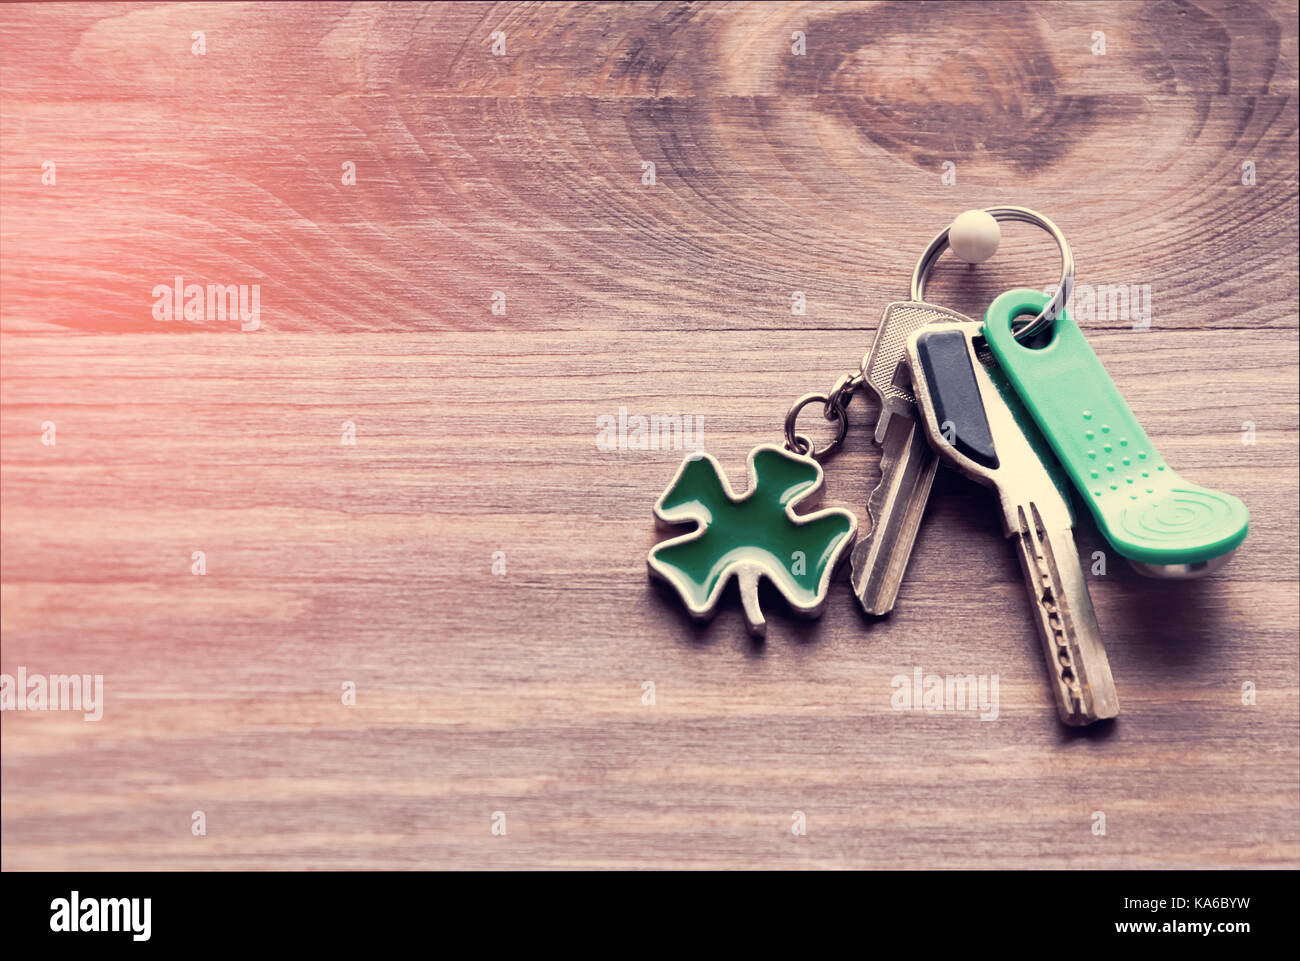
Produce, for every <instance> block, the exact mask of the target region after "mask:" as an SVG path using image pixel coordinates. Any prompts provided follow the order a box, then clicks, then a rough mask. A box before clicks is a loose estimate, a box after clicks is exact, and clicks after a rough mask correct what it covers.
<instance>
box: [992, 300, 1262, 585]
mask: <svg viewBox="0 0 1300 961" xmlns="http://www.w3.org/2000/svg"><path fill="white" fill-rule="evenodd" d="M1048 300H1049V298H1048V296H1047V295H1046V294H1044V293H1041V292H1040V291H1036V290H1028V289H1019V290H1010V291H1007V292H1006V293H1005V294H1003V295H1002V296H1000V297H999V298H998V299H997V300H995V301H993V303H992V304H990V305H989V309H988V311H987V312H986V313H985V315H984V337H985V340H987V341H988V344H989V347H990V349H991V350H992V351H993V354H994V356H995V357H997V359H998V363H999V365H1001V367H1002V369H1003V370H1004V371H1005V372H1006V374H1007V377H1008V378H1009V379H1010V381H1011V383H1012V384H1013V385H1014V386H1015V388H1016V392H1017V393H1018V394H1019V395H1020V399H1021V400H1022V401H1024V404H1025V407H1026V408H1028V409H1029V412H1030V414H1031V415H1032V416H1033V418H1034V421H1035V422H1036V423H1037V424H1038V427H1039V429H1040V430H1041V431H1042V432H1043V435H1044V436H1045V437H1046V438H1047V441H1048V443H1049V444H1050V445H1051V447H1052V450H1053V451H1054V452H1055V453H1056V456H1057V458H1058V459H1059V460H1060V462H1061V465H1062V466H1063V467H1064V468H1065V470H1066V472H1067V473H1068V474H1069V475H1070V478H1071V480H1073V481H1074V485H1075V487H1076V488H1077V489H1078V490H1079V493H1080V494H1081V496H1082V497H1083V499H1084V500H1085V501H1086V502H1087V503H1088V506H1089V507H1090V508H1091V509H1092V514H1093V516H1094V517H1095V518H1096V519H1097V526H1098V527H1100V528H1101V532H1102V533H1103V534H1104V535H1105V537H1106V539H1107V540H1108V541H1109V542H1110V544H1111V546H1112V547H1114V548H1115V550H1116V551H1118V552H1119V553H1120V554H1121V555H1123V556H1124V557H1126V558H1128V559H1129V560H1131V561H1135V562H1137V563H1139V564H1153V565H1184V564H1187V565H1194V564H1200V563H1202V562H1207V561H1210V560H1212V559H1214V558H1216V557H1220V556H1222V555H1225V554H1227V553H1229V552H1231V551H1233V550H1234V549H1236V547H1237V546H1238V545H1239V544H1240V543H1241V542H1242V541H1243V540H1245V539H1246V531H1247V529H1248V527H1249V523H1250V512H1249V511H1247V510H1246V505H1245V504H1243V503H1242V502H1241V501H1239V500H1238V499H1237V498H1235V497H1233V496H1232V495H1231V494H1225V493H1223V492H1221V491H1216V490H1210V489H1208V488H1205V487H1199V486H1197V485H1196V484H1191V483H1188V482H1187V481H1185V480H1183V478H1181V477H1179V476H1178V474H1177V473H1175V472H1174V470H1173V469H1172V468H1171V467H1170V466H1169V465H1168V464H1166V463H1165V461H1164V458H1162V457H1161V456H1160V454H1159V452H1158V451H1157V450H1156V449H1155V446H1154V445H1153V444H1152V443H1151V439H1150V438H1149V437H1147V435H1146V432H1145V431H1144V430H1143V429H1142V425H1141V424H1139V423H1138V421H1137V418H1136V417H1134V416H1133V411H1131V410H1130V409H1129V406H1128V404H1126V403H1125V402H1124V398H1123V397H1122V396H1121V395H1120V392H1119V391H1118V390H1117V389H1116V387H1115V383H1114V382H1113V381H1112V380H1111V379H1110V376H1109V375H1108V374H1107V373H1106V368H1104V367H1103V366H1102V365H1101V361H1100V360H1098V359H1097V355H1096V354H1095V353H1093V351H1092V348H1091V347H1090V346H1088V342H1087V340H1085V339H1084V336H1083V334H1082V332H1080V330H1079V327H1078V325H1077V324H1075V322H1074V321H1073V320H1072V319H1071V318H1070V316H1069V315H1068V314H1067V313H1064V312H1062V313H1061V314H1060V315H1059V316H1058V317H1057V318H1056V320H1055V321H1054V322H1053V323H1052V326H1051V328H1050V333H1051V339H1050V341H1049V342H1048V343H1047V345H1046V346H1042V347H1030V346H1027V345H1025V344H1022V343H1021V342H1020V341H1018V340H1016V338H1015V334H1014V332H1013V330H1012V323H1013V322H1014V321H1015V320H1017V319H1020V318H1023V317H1025V316H1026V315H1028V316H1029V317H1032V316H1034V315H1036V314H1037V313H1038V312H1039V311H1041V310H1042V309H1043V307H1044V305H1046V304H1047V302H1048Z"/></svg>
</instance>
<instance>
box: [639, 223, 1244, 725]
mask: <svg viewBox="0 0 1300 961" xmlns="http://www.w3.org/2000/svg"><path fill="white" fill-rule="evenodd" d="M1008 220H1012V221H1022V222H1026V223H1030V224H1035V225H1037V226H1039V227H1042V228H1043V229H1044V230H1046V231H1047V232H1048V233H1049V234H1051V235H1052V237H1053V238H1054V239H1055V241H1056V243H1057V246H1058V247H1059V249H1060V253H1061V261H1062V274H1061V282H1060V284H1059V285H1058V286H1057V290H1056V293H1055V294H1054V295H1053V296H1052V297H1050V298H1049V297H1047V296H1046V295H1045V294H1042V293H1039V292H1037V291H1034V290H1012V291H1008V292H1007V293H1005V294H1003V295H1001V296H1000V297H998V298H997V299H996V300H995V301H994V302H993V303H992V304H991V305H990V306H989V309H988V311H987V312H986V314H985V319H984V322H983V323H979V322H976V321H972V320H971V319H969V318H968V317H965V316H963V315H961V314H959V313H957V312H956V311H952V310H948V309H946V308H943V307H938V306H935V305H933V304H929V303H926V301H925V299H924V290H925V280H926V277H927V276H928V274H929V272H930V270H931V268H932V267H933V265H934V263H935V262H936V261H937V260H938V258H939V256H940V255H941V254H942V253H943V251H944V250H945V249H948V248H949V247H950V246H951V247H952V248H953V249H954V251H955V252H956V253H957V254H958V256H960V257H961V258H962V259H963V260H966V261H968V262H970V263H978V262H981V261H983V260H985V259H987V258H988V257H989V256H990V255H991V254H992V253H993V251H994V250H995V249H996V246H997V241H998V237H999V236H1000V230H999V228H998V221H1008ZM1073 284H1074V260H1073V256H1072V255H1071V252H1070V248H1069V245H1068V244H1067V243H1066V241H1065V237H1064V236H1063V235H1062V234H1061V231H1060V230H1059V229H1058V228H1057V227H1056V225H1055V224H1053V223H1052V222H1051V221H1050V220H1048V219H1047V218H1046V217H1043V216H1042V215H1041V214H1038V213H1036V212H1034V211H1032V210H1028V209H1026V208H1023V207H993V208H989V209H988V210H985V211H968V212H967V213H966V214H963V215H962V217H960V218H958V220H957V221H955V222H954V224H953V226H952V227H950V228H949V229H947V230H944V231H943V232H942V233H940V234H939V235H938V236H937V237H935V239H934V240H933V241H931V243H930V245H929V247H927V248H926V250H925V252H924V253H923V254H922V256H921V259H920V260H919V261H918V263H917V266H916V270H915V272H914V273H913V276H912V289H911V300H909V301H904V302H899V303H894V304H890V305H889V306H888V307H886V308H885V312H884V315H883V317H882V318H881V321H880V326H879V328H878V329H877V331H876V339H875V342H874V344H873V345H872V348H871V350H870V351H869V352H868V353H867V355H866V357H865V358H864V359H863V362H862V365H861V369H860V370H859V371H858V372H856V373H853V374H846V375H844V376H843V377H841V378H840V380H839V381H838V382H837V383H836V384H835V386H834V387H833V388H832V390H831V391H830V393H829V394H808V395H805V396H804V397H801V398H799V400H797V401H796V402H795V403H794V405H793V406H792V407H791V408H790V410H789V412H788V414H787V415H786V421H785V444H784V446H783V447H776V446H774V445H763V446H760V447H758V448H755V449H754V450H753V451H752V452H751V454H750V457H749V488H748V490H747V492H746V493H745V494H744V495H741V496H737V495H736V494H734V493H733V492H732V491H731V488H730V486H729V485H728V483H727V480H726V477H725V475H724V474H723V473H722V472H721V470H720V469H719V466H718V464H717V462H716V461H715V460H713V458H712V457H710V456H709V455H707V454H694V455H691V456H689V457H687V458H686V460H685V461H684V462H683V464H682V466H681V468H680V469H679V470H678V472H677V476H676V477H674V479H673V481H672V483H671V484H669V486H668V489H667V490H666V491H665V492H664V494H663V495H662V496H661V497H660V499H659V501H658V503H656V505H655V515H656V517H657V518H658V519H659V520H660V522H662V523H664V524H667V525H681V524H688V523H689V524H694V525H695V529H694V530H692V531H690V532H688V533H686V534H682V535H681V536H678V537H675V538H672V539H670V540H667V541H664V542H662V543H660V544H658V545H656V546H655V548H654V549H653V550H652V551H651V552H650V557H649V570H650V573H651V575H652V576H654V577H657V578H660V579H662V580H665V581H667V582H668V583H669V584H671V585H672V586H673V587H674V588H675V589H676V591H677V593H678V595H679V596H680V597H681V599H682V601H683V602H684V603H685V604H686V606H687V609H688V610H689V611H690V612H691V614H692V615H693V616H695V617H696V618H698V619H707V618H709V617H711V616H712V615H713V613H714V612H715V611H716V608H717V603H718V600H719V597H720V595H721V593H722V590H723V588H724V587H725V586H726V584H727V582H728V581H729V580H730V579H732V578H733V577H734V578H735V580H736V581H737V582H738V585H739V588H740V595H741V601H742V604H743V606H744V610H745V615H746V619H747V621H748V623H749V627H750V629H751V631H753V632H754V633H755V634H759V635H761V634H762V633H763V630H764V626H765V620H764V618H763V614H762V611H761V610H760V607H759V602H758V583H759V581H760V579H764V578H766V579H767V580H769V581H770V582H771V583H773V584H774V585H775V586H776V587H777V589H778V590H779V591H780V592H781V593H782V595H783V596H784V597H785V598H786V600H787V601H788V602H789V603H790V605H791V607H792V608H793V609H794V610H795V611H796V612H798V613H800V614H804V615H808V616H815V615H816V614H818V613H820V612H821V610H822V608H823V606H824V604H825V601H826V598H827V595H828V593H829V587H830V583H831V580H832V575H833V572H834V570H835V568H836V566H837V565H838V564H839V563H840V561H841V560H842V559H843V558H844V556H845V554H846V553H847V552H848V551H849V549H850V547H851V546H852V554H851V568H852V578H851V579H852V584H853V590H854V593H855V594H856V595H857V597H858V600H859V602H860V603H861V604H862V607H863V609H864V610H865V611H866V612H867V613H868V614H872V615H878V616H879V615H885V614H887V613H889V611H891V610H892V609H893V607H894V604H895V602H896V600H897V598H898V594H899V590H900V586H901V584H902V580H903V575H904V573H905V571H906V569H907V563H908V559H909V558H910V557H911V554H912V547H913V545H914V543H915V541H916V535H917V531H918V530H919V528H920V523H921V518H922V516H923V514H924V512H925V505H926V501H927V500H928V499H929V495H930V487H931V485H932V484H933V481H934V476H935V471H936V469H937V467H938V465H939V463H940V462H943V463H944V464H946V465H948V466H950V467H952V468H955V469H956V470H958V471H960V472H961V473H963V474H965V475H966V476H968V477H970V478H972V479H973V480H975V481H977V482H979V483H980V484H983V485H984V486H986V487H988V488H991V489H992V490H993V491H994V492H995V494H996V495H997V499H998V503H999V506H1000V510H1001V516H1002V526H1003V530H1004V532H1005V535H1006V537H1007V538H1009V539H1011V540H1013V542H1014V543H1015V546H1016V552H1017V556H1018V557H1019V560H1020V567H1021V571H1022V573H1023V575H1024V580H1025V587H1026V590H1027V593H1028V596H1029V600H1030V604H1031V607H1032V609H1033V611H1034V618H1033V620H1034V624H1035V627H1036V629H1037V632H1038V634H1039V637H1040V639H1041V641H1042V645H1043V651H1044V654H1045V656H1046V659H1047V664H1048V676H1049V679H1050V681H1051V687H1052V690H1053V693H1054V697H1055V700H1056V705H1057V712H1058V714H1059V715H1060V718H1061V720H1062V721H1063V722H1064V723H1066V724H1069V725H1073V726H1080V725H1086V724H1091V723H1093V722H1095V721H1099V720H1103V719H1106V718H1112V717H1115V716H1116V715H1117V714H1118V713H1119V699H1118V696H1117V694H1116V691H1115V683H1114V680H1113V678H1112V677H1111V672H1110V665H1109V663H1108V661H1107V658H1106V650H1105V647H1104V645H1103V643H1102V638H1101V630H1100V627H1099V626H1098V624H1097V617H1096V614H1095V613H1094V611H1093V607H1092V600H1091V598H1090V597H1089V594H1088V588H1087V584H1086V582H1085V580H1084V574H1083V568H1082V565H1081V563H1080V560H1079V554H1078V550H1077V548H1076V546H1075V542H1074V533H1073V530H1074V512H1073V510H1072V508H1071V498H1070V487H1071V486H1073V487H1074V488H1075V490H1076V491H1077V492H1078V494H1079V496H1080V497H1081V498H1082V500H1083V501H1084V502H1085V503H1086V504H1087V505H1088V507H1089V509H1090V512H1091V514H1092V516H1093V518H1094V519H1095V520H1096V522H1097V525H1098V528H1099V530H1100V531H1101V532H1102V534H1103V535H1104V536H1105V538H1106V539H1107V541H1108V542H1109V543H1110V544H1111V546H1112V547H1113V548H1114V549H1115V550H1116V551H1117V552H1118V553H1119V554H1120V555H1121V556H1123V557H1125V558H1126V559H1128V560H1129V562H1130V563H1131V564H1132V565H1133V567H1134V568H1135V569H1137V570H1138V571H1139V572H1140V573H1143V574H1146V575H1148V576H1152V577H1165V578H1190V577H1199V576H1201V575H1204V574H1206V573H1209V572H1210V571H1212V570H1215V569H1217V568H1218V567H1220V566H1222V564H1223V563H1225V562H1226V561H1227V559H1228V557H1229V556H1230V555H1231V554H1232V552H1233V551H1234V550H1236V548H1237V547H1238V546H1239V545H1240V544H1241V543H1242V541H1243V540H1244V539H1245V537H1246V533H1247V529H1248V523H1249V514H1248V512H1247V510H1246V507H1245V505H1244V504H1242V503H1241V501H1239V500H1237V498H1235V497H1233V496H1231V495H1229V494H1225V493H1222V492H1219V491H1213V490H1209V489H1207V488H1203V487H1198V486H1197V485H1195V484H1191V483H1189V482H1187V481H1185V480H1183V479H1182V478H1181V477H1179V476H1178V475H1177V474H1176V473H1175V472H1174V471H1173V470H1172V469H1171V468H1170V467H1169V466H1168V464H1166V463H1165V461H1164V460H1163V458H1161V457H1160V455H1159V453H1158V452H1157V451H1156V449H1155V447H1154V445H1153V444H1152V443H1151V441H1150V439H1149V438H1148V437H1147V435H1146V433H1145V432H1144V431H1143V430H1142V427H1141V425H1140V424H1138V422H1137V419H1136V418H1135V417H1134V416H1133V413H1132V411H1131V410H1130V409H1129V407H1128V405H1127V404H1126V403H1125V402H1124V399H1123V397H1121V396H1120V394H1119V392H1118V390H1117V389H1116V388H1115V385H1114V383H1113V382H1112V381H1111V380H1110V377H1109V375H1107V373H1106V371H1105V368H1103V367H1102V365H1101V362H1100V361H1099V360H1098V359H1097V356H1096V355H1095V354H1094V353H1093V352H1092V349H1091V348H1090V347H1089V346H1088V343H1087V341H1086V340H1085V339H1084V338H1083V335H1082V333H1080V331H1079V329H1078V327H1077V326H1076V325H1075V324H1074V322H1073V321H1072V320H1071V318H1070V317H1069V314H1068V313H1067V312H1066V309H1065V308H1066V305H1067V303H1068V301H1069V296H1070V291H1071V290H1072V288H1073ZM860 388H866V389H868V390H870V391H871V392H872V393H874V394H875V395H876V397H877V398H878V399H879V401H880V414H879V417H878V420H877V422H876V430H875V441H876V443H877V444H878V445H880V447H881V463H880V470H881V480H880V483H879V485H878V486H877V487H876V489H875V490H874V491H873V492H872V493H871V496H870V498H869V500H868V503H867V512H868V514H869V517H870V520H871V525H870V528H869V529H868V531H867V533H866V535H865V536H864V537H863V538H862V539H860V540H859V541H858V542H857V544H856V545H855V546H854V545H853V540H854V536H855V534H856V530H857V517H856V515H854V514H853V512H851V511H847V510H844V509H842V508H828V509H825V510H821V511H817V512H814V513H810V514H798V513H796V512H795V510H794V508H795V506H796V505H797V504H798V503H800V502H801V501H803V500H804V499H805V498H807V497H808V496H810V495H812V494H814V493H815V492H817V491H818V490H819V489H820V488H821V485H822V480H823V472H822V468H821V463H820V462H821V461H822V460H823V459H825V458H826V457H827V456H828V455H830V454H831V453H833V452H834V451H835V450H836V449H837V448H838V447H839V445H840V444H841V443H842V441H843V439H844V437H845V435H846V433H847V430H848V420H847V414H846V408H847V406H848V403H849V401H850V400H851V399H852V396H853V393H854V391H856V390H858V389H860ZM809 405H821V407H822V412H823V415H824V416H825V418H826V419H828V420H830V421H831V422H832V423H834V424H835V426H836V434H835V436H834V437H833V438H832V440H831V441H830V442H829V443H828V444H826V446H825V447H823V448H821V449H815V448H814V446H813V444H812V442H811V441H810V440H809V439H808V438H807V437H806V436H804V435H803V434H800V433H798V432H797V426H796V422H797V419H798V417H799V414H800V412H801V411H803V410H804V408H806V407H808V406H809Z"/></svg>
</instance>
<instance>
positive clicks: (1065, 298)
mask: <svg viewBox="0 0 1300 961" xmlns="http://www.w3.org/2000/svg"><path fill="white" fill-rule="evenodd" d="M984 212H985V213H986V214H989V215H990V216H992V217H993V219H994V220H1018V221H1020V222H1022V223H1026V224H1033V225H1034V226H1036V227H1042V228H1043V229H1044V230H1046V231H1047V232H1048V233H1049V234H1051V235H1052V239H1053V240H1055V241H1056V246H1057V247H1059V248H1060V250H1061V283H1060V284H1059V285H1058V286H1057V288H1056V294H1055V295H1054V296H1053V297H1052V299H1051V300H1049V301H1048V302H1047V306H1045V307H1044V308H1043V309H1042V311H1041V312H1040V313H1039V314H1038V316H1036V317H1035V318H1034V319H1033V320H1031V321H1030V322H1029V323H1027V324H1025V325H1024V326H1023V327H1020V328H1018V329H1017V330H1016V331H1015V335H1016V340H1028V339H1029V338H1030V337H1033V336H1034V335H1035V334H1037V333H1038V332H1039V331H1041V330H1046V329H1047V328H1048V327H1050V326H1051V325H1052V321H1054V320H1056V318H1057V316H1058V315H1060V313H1061V312H1062V311H1063V310H1065V305H1066V304H1067V303H1069V301H1070V294H1071V292H1072V291H1073V290H1074V254H1072V253H1071V252H1070V245H1069V244H1068V243H1066V241H1065V235H1064V234H1063V233H1061V228H1059V227H1057V226H1056V224H1054V223H1052V222H1051V221H1050V220H1048V219H1047V218H1046V217H1044V216H1043V215H1042V214H1040V213H1038V212H1037V211H1034V210H1030V209H1029V208H1028V207H986V208H985V209H984ZM947 249H948V230H947V228H945V229H944V230H943V232H942V233H940V234H939V236H937V237H935V238H934V240H932V241H930V246H929V247H926V248H925V253H923V254H922V255H921V259H920V260H918V261H917V262H916V270H915V271H914V272H913V273H912V299H913V300H917V301H921V300H925V281H926V278H927V277H929V276H930V269H931V268H932V267H933V266H934V265H935V262H936V261H938V259H939V256H940V255H941V254H942V253H943V252H944V251H945V250H947Z"/></svg>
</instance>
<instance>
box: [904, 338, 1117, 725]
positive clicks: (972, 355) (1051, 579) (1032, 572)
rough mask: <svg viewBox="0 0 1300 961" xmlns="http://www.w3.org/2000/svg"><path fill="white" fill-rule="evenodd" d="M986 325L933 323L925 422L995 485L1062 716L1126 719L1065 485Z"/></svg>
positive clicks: (942, 447)
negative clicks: (992, 347) (988, 341)
mask: <svg viewBox="0 0 1300 961" xmlns="http://www.w3.org/2000/svg"><path fill="white" fill-rule="evenodd" d="M982 330H983V326H982V325H981V324H974V323H964V324H943V325H933V326H927V327H926V328H924V329H923V330H921V331H918V332H917V333H915V334H913V335H912V336H911V338H910V339H909V340H908V344H907V354H906V363H907V365H908V367H909V368H910V373H911V380H912V384H913V387H914V389H915V392H916V401H917V407H918V410H919V415H920V424H921V427H922V429H923V430H924V433H925V435H926V437H927V438H928V441H929V443H930V444H932V445H933V446H934V449H935V451H936V452H937V453H938V456H939V457H940V458H942V459H943V460H944V461H945V462H946V463H948V464H950V465H952V466H953V467H955V468H956V469H957V470H959V471H960V472H961V473H963V474H965V475H967V476H968V477H971V478H973V479H974V480H976V481H978V482H979V483H981V484H983V485H984V486H986V487H990V488H992V489H994V490H995V491H996V492H997V494H998V498H999V501H1000V502H1001V507H1002V526H1003V530H1004V531H1005V533H1006V536H1007V537H1009V538H1012V539H1013V540H1014V541H1015V544H1016V548H1017V554H1018V556H1019V558H1020V567H1021V570H1022V573H1023V574H1024V578H1025V586H1026V588H1027V590H1028V593H1029V598H1030V602H1031V604H1032V605H1033V610H1034V623H1035V626H1036V628H1037V630H1038V634H1039V637H1040V638H1041V639H1042V643H1043V651H1044V654H1045V655H1046V657H1047V665H1048V675H1049V677H1050V679H1051V686H1052V689H1053V692H1054V695H1055V698H1056V706H1057V712H1058V713H1059V714H1060V717H1061V720H1062V721H1063V722H1064V723H1066V724H1069V725H1073V726H1082V725H1085V724H1092V723H1093V722H1095V721H1100V720H1103V719H1105V718H1111V717H1115V716H1116V715H1117V714H1118V713H1119V698H1118V697H1117V695H1116V693H1115V682H1114V680H1113V679H1112V678H1111V673H1110V663H1109V662H1108V661H1107V659H1106V650H1105V648H1104V647H1103V646H1102V640H1101V628H1100V627H1099V626H1098V624H1097V616H1096V614H1095V613H1094V611H1093V608H1092V599H1091V598H1090V597H1089V596H1088V588H1087V584H1086V583H1085V582H1084V577H1083V568H1082V566H1081V564H1080V562H1079V554H1078V550H1077V548H1076V547H1075V543H1074V533H1073V527H1074V517H1073V513H1072V511H1071V509H1070V504H1069V500H1068V499H1067V496H1066V495H1065V494H1064V493H1063V492H1064V491H1066V490H1068V487H1066V486H1065V484H1064V481H1063V480H1062V481H1058V480H1057V479H1056V478H1054V477H1053V475H1052V474H1051V473H1050V472H1049V470H1048V467H1047V466H1046V465H1047V464H1051V465H1052V466H1053V468H1055V462H1054V461H1052V460H1050V458H1051V453H1050V451H1049V450H1048V448H1047V445H1046V442H1045V441H1044V440H1043V439H1042V437H1041V435H1040V434H1039V432H1038V429H1037V427H1035V426H1034V423H1033V420H1032V419H1031V418H1030V416H1029V414H1028V413H1027V412H1026V411H1025V410H1024V408H1023V407H1022V406H1021V404H1020V401H1019V399H1018V397H1017V396H1016V394H1015V391H1014V389H1013V388H1012V387H1011V386H1010V384H1009V382H1008V381H1007V380H1006V378H1005V375H1003V373H1002V371H1001V370H1000V369H999V368H998V367H997V365H996V362H995V361H994V360H993V358H992V355H991V353H989V351H988V350H987V347H985V346H984V341H983V337H982V336H981V331H982Z"/></svg>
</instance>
